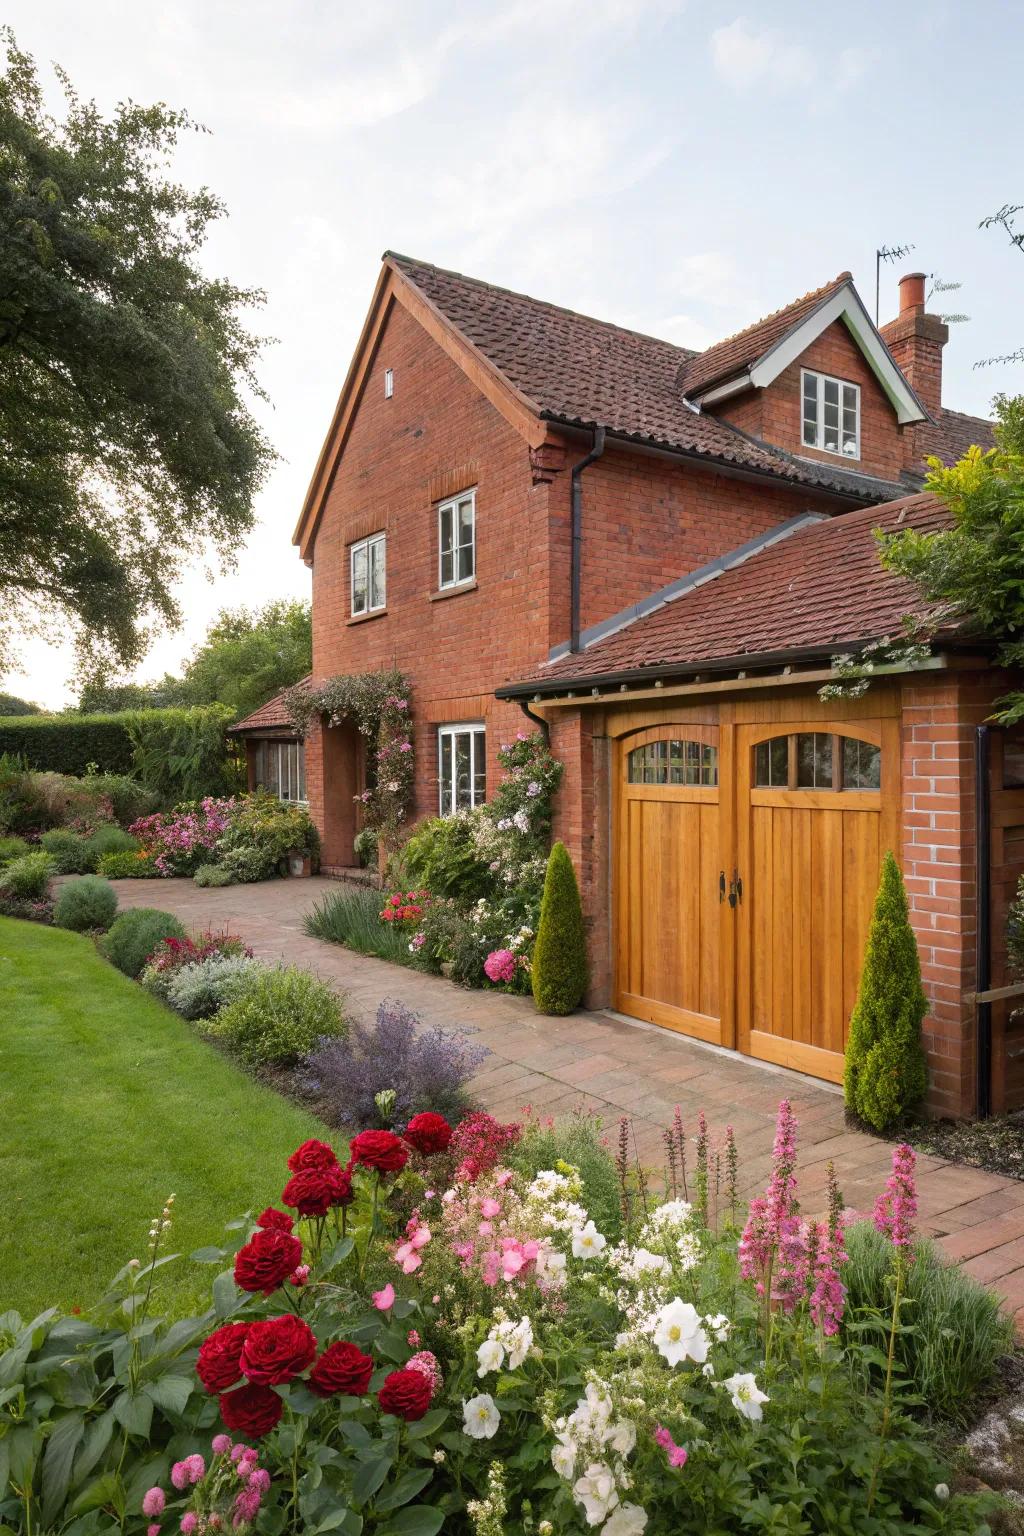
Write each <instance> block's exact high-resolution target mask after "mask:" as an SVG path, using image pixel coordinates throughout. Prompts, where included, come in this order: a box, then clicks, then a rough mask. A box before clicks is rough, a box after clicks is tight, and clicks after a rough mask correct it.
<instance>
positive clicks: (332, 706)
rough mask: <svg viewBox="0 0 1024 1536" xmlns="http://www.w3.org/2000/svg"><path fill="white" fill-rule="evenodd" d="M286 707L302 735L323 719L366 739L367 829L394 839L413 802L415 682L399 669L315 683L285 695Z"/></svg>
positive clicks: (364, 798)
mask: <svg viewBox="0 0 1024 1536" xmlns="http://www.w3.org/2000/svg"><path fill="white" fill-rule="evenodd" d="M285 707H286V709H287V711H288V714H289V716H290V717H291V721H292V724H293V725H294V726H295V729H296V731H298V733H299V735H300V736H303V737H304V736H306V735H307V734H308V732H309V728H310V725H311V724H312V723H313V721H314V720H316V719H317V718H322V719H323V721H324V725H325V727H326V728H328V729H329V728H330V727H331V726H337V725H340V724H341V722H342V721H343V720H351V721H352V723H353V725H354V726H355V727H356V730H357V731H358V732H359V734H360V735H361V736H363V737H364V738H365V740H366V755H367V764H368V768H369V772H368V774H367V778H368V780H369V781H370V782H369V786H368V788H367V789H365V790H364V791H363V793H362V794H361V795H357V796H356V799H357V800H358V801H359V803H360V804H361V805H362V806H363V807H364V813H365V817H366V825H367V826H368V827H372V828H373V829H374V831H375V832H377V833H378V835H379V836H381V837H382V838H384V839H385V840H390V839H393V838H394V837H395V836H396V835H397V833H398V831H399V829H400V828H401V826H402V824H403V822H404V821H405V820H406V817H407V816H408V814H409V811H410V809H411V807H412V802H413V759H414V754H413V746H412V734H411V729H410V715H409V683H408V680H407V679H406V678H405V677H404V676H403V674H402V673H401V672H399V671H398V670H397V669H396V668H393V669H391V670H390V671H386V672H354V673H351V674H349V675H347V676H346V675H339V676H337V677H329V678H326V679H325V680H324V681H323V682H321V683H317V684H315V685H311V684H309V683H298V684H296V686H295V687H294V688H290V689H289V690H288V692H287V693H286V694H285Z"/></svg>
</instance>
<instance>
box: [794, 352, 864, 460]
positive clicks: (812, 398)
mask: <svg viewBox="0 0 1024 1536" xmlns="http://www.w3.org/2000/svg"><path fill="white" fill-rule="evenodd" d="M800 397H801V401H802V412H803V418H802V419H803V444H804V447H805V448H822V449H824V451H825V452H826V453H838V454H839V455H840V456H841V457H842V458H844V459H859V458H860V385H859V384H847V383H846V381H845V379H833V378H831V377H830V375H829V374H827V373H811V371H810V369H808V368H802V369H801V370H800Z"/></svg>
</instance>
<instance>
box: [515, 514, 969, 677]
mask: <svg viewBox="0 0 1024 1536" xmlns="http://www.w3.org/2000/svg"><path fill="white" fill-rule="evenodd" d="M947 520H948V518H947V514H946V513H945V511H944V509H943V508H942V506H941V504H940V503H939V502H938V501H937V500H936V499H935V497H933V496H925V495H921V496H911V497H906V498H904V499H903V500H902V501H896V502H890V503H889V504H888V505H886V506H884V507H866V508H861V509H858V510H857V511H855V512H847V513H845V514H844V515H843V516H842V517H836V518H828V519H825V520H823V521H821V522H817V523H812V524H809V525H807V526H805V527H804V528H801V529H798V530H797V531H796V532H795V533H792V534H790V536H789V537H788V538H785V539H783V540H781V541H780V542H779V543H776V544H773V545H770V546H769V547H768V548H766V549H764V550H763V551H761V552H760V553H759V554H756V555H753V556H751V557H750V558H749V559H748V560H746V561H745V562H744V563H743V564H739V565H735V566H733V567H732V568H731V569H728V570H726V571H725V572H723V574H722V575H720V576H718V577H717V578H716V579H715V580H713V581H708V582H705V583H704V584H703V585H701V586H698V587H696V588H693V589H691V590H690V591H688V592H686V593H684V594H683V595H682V596H681V597H678V598H676V599H675V600H674V601H672V602H668V603H666V604H665V606H664V607H662V608H659V609H657V610H656V611H655V612H654V613H652V614H649V615H648V616H647V617H645V618H641V619H637V620H636V621H635V622H633V623H631V624H629V625H627V626H626V627H625V628H623V629H620V630H617V631H616V632H614V633H612V634H610V635H609V636H607V638H605V639H603V640H599V641H597V642H596V643H595V644H594V645H592V646H589V647H588V648H587V649H586V650H585V651H583V652H581V653H579V654H577V655H565V656H562V657H561V658H560V659H559V660H558V661H556V662H553V663H552V664H551V665H550V666H548V667H546V668H545V669H544V671H543V672H542V673H540V674H538V675H537V676H535V677H534V678H533V679H532V680H531V681H530V683H529V684H528V685H527V684H523V685H517V684H513V685H509V687H510V688H514V689H517V690H518V691H521V692H528V691H529V689H530V688H531V687H532V688H533V689H535V690H536V689H538V688H539V689H542V690H544V689H547V690H548V691H557V690H554V689H552V686H551V685H552V684H554V683H555V682H557V681H558V680H559V679H580V680H581V681H586V682H593V681H595V680H596V679H598V678H601V677H608V676H614V675H617V674H619V673H629V672H633V671H637V670H641V669H646V668H650V669H652V671H653V670H654V669H656V668H659V667H670V668H679V669H680V670H681V669H683V668H685V667H686V666H687V665H689V664H691V663H692V664H695V670H700V665H699V664H702V663H708V664H711V663H714V662H716V661H720V662H721V661H726V660H732V659H734V658H735V659H739V663H738V664H739V665H742V664H743V661H744V660H746V659H748V658H749V659H750V660H751V661H753V660H755V659H756V658H757V657H758V656H770V655H778V653H780V652H789V651H793V650H800V649H805V650H806V651H807V653H808V654H809V655H812V654H815V653H820V654H822V655H828V654H830V653H831V652H833V651H835V650H837V649H841V648H842V647H843V646H847V645H856V644H858V643H861V642H863V641H866V640H873V639H877V638H879V637H880V636H882V635H892V636H894V637H896V636H898V635H899V634H900V633H901V632H902V631H901V623H902V619H903V616H904V615H905V614H916V615H919V616H921V617H924V616H926V614H927V613H928V612H929V611H930V610H928V609H927V608H926V607H925V605H923V604H922V602H921V600H920V598H919V597H918V595H917V594H916V593H915V591H914V589H913V588H912V587H911V586H910V585H909V584H908V583H907V582H905V581H904V580H902V579H901V578H898V577H895V576H892V575H890V574H889V572H887V571H886V570H885V569H884V567H883V566H882V564H881V562H880V560H879V558H878V551H877V548H876V545H875V539H874V529H875V528H884V529H887V530H889V531H893V530H895V529H896V528H898V527H901V526H902V527H912V528H917V529H920V530H927V529H934V528H941V527H943V526H944V525H945V524H946V522H947ZM500 691H501V692H506V691H507V690H500Z"/></svg>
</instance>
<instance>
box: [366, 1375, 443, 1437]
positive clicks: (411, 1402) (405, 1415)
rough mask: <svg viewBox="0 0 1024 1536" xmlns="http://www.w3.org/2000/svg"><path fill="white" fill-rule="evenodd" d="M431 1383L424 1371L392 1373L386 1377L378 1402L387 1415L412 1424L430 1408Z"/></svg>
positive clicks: (378, 1395)
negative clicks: (392, 1415) (390, 1414)
mask: <svg viewBox="0 0 1024 1536" xmlns="http://www.w3.org/2000/svg"><path fill="white" fill-rule="evenodd" d="M430 1398H431V1390H430V1381H429V1378H428V1377H426V1376H425V1375H424V1374H423V1372H422V1371H410V1370H405V1371H392V1372H391V1375H390V1376H385V1378H384V1385H383V1386H382V1387H381V1389H380V1391H379V1392H378V1393H377V1401H378V1403H380V1406H381V1407H382V1408H383V1410H384V1412H385V1413H393V1414H394V1415H395V1418H396V1419H404V1420H405V1421H406V1423H407V1424H412V1423H414V1422H415V1421H416V1419H422V1417H423V1415H424V1414H425V1413H426V1411H427V1409H428V1408H429V1407H430Z"/></svg>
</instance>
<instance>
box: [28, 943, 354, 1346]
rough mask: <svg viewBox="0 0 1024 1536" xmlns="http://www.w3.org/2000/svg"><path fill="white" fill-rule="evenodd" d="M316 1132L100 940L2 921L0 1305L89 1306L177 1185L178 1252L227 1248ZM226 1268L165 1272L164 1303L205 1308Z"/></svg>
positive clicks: (141, 1244)
mask: <svg viewBox="0 0 1024 1536" xmlns="http://www.w3.org/2000/svg"><path fill="white" fill-rule="evenodd" d="M316 1134H321V1135H323V1134H324V1128H323V1126H322V1125H321V1124H320V1122H319V1121H317V1120H315V1119H314V1118H313V1117H312V1116H311V1115H307V1114H305V1113H304V1112H303V1111H302V1110H300V1109H298V1108H297V1107H296V1106H295V1105H293V1104H290V1103H289V1102H288V1101H287V1100H285V1099H282V1098H281V1097H279V1096H278V1095H277V1094H275V1093H274V1092H273V1091H272V1090H270V1089H269V1088H264V1087H263V1086H261V1085H260V1084H259V1083H256V1082H254V1081H252V1079H250V1078H248V1077H246V1076H245V1075H244V1073H242V1072H240V1071H239V1070H238V1069H237V1068H236V1067H235V1066H233V1065H232V1063H231V1062H230V1061H229V1060H227V1059H226V1058H225V1057H223V1056H222V1055H220V1054H219V1052H218V1051H216V1050H215V1049H214V1048H213V1047H212V1046H211V1045H209V1044H207V1043H206V1042H205V1041H204V1040H202V1039H201V1037H200V1036H199V1035H198V1034H197V1033H196V1032H195V1030H194V1029H193V1028H192V1026H190V1025H189V1024H187V1023H186V1022H185V1021H184V1020H183V1019H181V1018H179V1017H178V1015H177V1014H175V1013H172V1012H171V1011H170V1010H169V1009H167V1008H165V1007H164V1006H163V1004H162V1003H160V1002H158V1001H157V1000H156V999H155V998H153V997H151V996H150V995H149V993H147V992H145V991H143V989H142V988H141V987H139V986H138V985H137V984H136V983H135V982H132V981H129V980H128V979H127V978H126V977H125V976H122V975H121V974H120V973H119V972H118V971H116V970H115V969H114V968H113V966H111V965H109V964H108V963H107V961H105V960H104V959H102V958H101V956H100V955H99V954H98V953H97V952H96V949H95V947H94V945H93V943H92V941H91V940H90V939H88V938H85V937H84V936H82V935H79V934H75V933H67V932H63V931H61V930H59V929H55V928H46V927H43V926H42V925H40V924H37V923H22V922H15V921H12V920H11V919H9V918H0V1189H2V1191H3V1214H2V1217H0V1312H3V1311H4V1310H5V1309H6V1308H8V1307H14V1308H16V1309H17V1310H18V1311H19V1312H21V1313H22V1314H23V1315H26V1316H29V1317H31V1316H34V1315H35V1314H36V1313H37V1312H40V1311H42V1310H43V1309H44V1308H45V1307H48V1306H53V1305H58V1306H61V1307H64V1308H70V1307H72V1306H80V1307H82V1308H83V1309H84V1308H86V1307H88V1306H89V1305H90V1304H91V1303H93V1302H94V1301H96V1300H97V1299H98V1298H99V1296H100V1295H102V1293H103V1291H104V1290H105V1288H106V1284H107V1282H108V1281H109V1280H110V1279H111V1277H112V1276H113V1275H114V1274H116V1272H117V1270H118V1269H120V1267H121V1265H122V1264H124V1263H125V1262H126V1260H128V1259H129V1258H132V1257H140V1258H141V1257H142V1255H143V1252H144V1249H145V1246H146V1239H147V1232H148V1228H149V1223H150V1221H151V1220H152V1218H153V1217H154V1216H156V1215H157V1214H158V1213H159V1211H160V1208H161V1206H162V1205H163V1202H164V1200H165V1199H166V1197H167V1195H169V1194H171V1193H172V1192H173V1193H174V1194H175V1195H176V1197H177V1198H176V1200H175V1204H174V1224H173V1227H172V1230H171V1238H172V1242H171V1244H170V1247H169V1250H168V1251H170V1252H175V1253H182V1254H183V1255H188V1254H189V1253H190V1252H191V1251H192V1250H193V1249H195V1248H199V1247H202V1246H203V1245H204V1244H207V1243H216V1242H218V1241H219V1240H220V1239H221V1236H222V1234H223V1230H224V1225H225V1223H226V1222H228V1221H230V1220H231V1219H232V1218H233V1217H235V1216H239V1215H241V1214H242V1212H243V1211H246V1210H252V1211H254V1212H259V1211H261V1210H262V1209H263V1208H264V1206H266V1205H267V1204H269V1203H271V1202H276V1201H278V1199H279V1197H280V1193H281V1189H282V1188H283V1185H284V1182H285V1180H286V1178H287V1170H286V1169H285V1159H286V1158H287V1156H288V1154H289V1152H291V1151H292V1150H293V1149H294V1148H295V1147H296V1146H297V1145H298V1144H299V1142H301V1141H302V1140H304V1139H305V1138H306V1137H308V1136H311V1135H316ZM215 1274H216V1270H211V1269H210V1268H209V1267H208V1266H200V1265H194V1264H190V1263H188V1262H187V1258H186V1259H183V1260H181V1261H180V1262H177V1263H174V1264H168V1265H167V1266H166V1267H165V1268H164V1269H163V1270H162V1271H161V1279H160V1282H159V1292H158V1296H159V1301H160V1305H159V1307H158V1310H159V1311H161V1312H164V1313H165V1314H166V1313H169V1312H173V1313H175V1314H177V1315H183V1314H184V1313H185V1312H186V1311H189V1310H192V1309H201V1308H203V1307H205V1306H206V1305H207V1297H208V1295H209V1286H210V1283H211V1281H212V1279H213V1276H214V1275H215Z"/></svg>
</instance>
